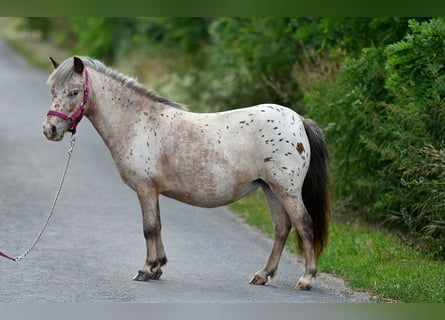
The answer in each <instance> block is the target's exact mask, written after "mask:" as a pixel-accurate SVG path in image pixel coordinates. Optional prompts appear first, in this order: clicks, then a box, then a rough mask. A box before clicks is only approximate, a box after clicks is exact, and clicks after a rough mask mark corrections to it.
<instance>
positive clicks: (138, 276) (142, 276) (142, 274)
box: [133, 271, 152, 281]
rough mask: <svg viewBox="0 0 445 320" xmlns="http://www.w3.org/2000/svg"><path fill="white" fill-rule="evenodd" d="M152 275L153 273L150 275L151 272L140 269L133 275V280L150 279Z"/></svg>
mask: <svg viewBox="0 0 445 320" xmlns="http://www.w3.org/2000/svg"><path fill="white" fill-rule="evenodd" d="M151 276H152V275H150V274H147V273H145V272H141V271H139V272H138V273H137V274H136V275H135V276H134V277H133V280H135V281H149V280H150V279H151Z"/></svg>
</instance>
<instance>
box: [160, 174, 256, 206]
mask: <svg viewBox="0 0 445 320" xmlns="http://www.w3.org/2000/svg"><path fill="white" fill-rule="evenodd" d="M261 184H262V182H261V181H253V182H251V183H248V184H244V185H237V186H233V187H231V188H224V189H223V188H221V187H216V186H206V187H202V188H187V189H183V190H168V191H164V192H162V194H163V195H164V196H167V197H169V198H172V199H175V200H178V201H181V202H184V203H187V204H190V205H192V206H196V207H204V208H215V207H220V206H224V205H227V204H230V203H232V202H235V201H237V200H239V199H241V198H242V197H244V196H245V195H247V194H249V193H250V192H252V191H254V190H256V189H258V188H259V187H260V186H261Z"/></svg>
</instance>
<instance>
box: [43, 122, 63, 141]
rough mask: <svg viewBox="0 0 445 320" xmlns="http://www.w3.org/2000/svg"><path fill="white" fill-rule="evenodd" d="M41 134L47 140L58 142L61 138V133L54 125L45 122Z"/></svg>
mask: <svg viewBox="0 0 445 320" xmlns="http://www.w3.org/2000/svg"><path fill="white" fill-rule="evenodd" d="M43 134H44V135H45V137H46V138H47V139H48V140H52V141H60V140H62V138H63V131H62V130H59V129H58V128H57V126H56V125H55V124H52V123H50V122H49V121H48V120H46V121H45V122H44V123H43Z"/></svg>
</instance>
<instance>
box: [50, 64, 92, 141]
mask: <svg viewBox="0 0 445 320" xmlns="http://www.w3.org/2000/svg"><path fill="white" fill-rule="evenodd" d="M50 59H51V62H52V64H53V66H54V69H55V70H54V71H53V73H52V74H51V75H50V76H49V78H48V84H49V85H50V87H51V96H52V98H51V107H50V110H49V111H48V115H47V117H46V120H45V122H44V123H43V133H44V134H45V136H46V138H47V139H48V140H52V141H60V140H62V139H63V136H64V134H65V132H67V131H70V132H73V133H75V132H76V127H77V124H78V123H79V121H80V120H81V119H82V117H83V114H84V112H85V108H86V105H87V103H88V93H89V86H88V73H87V70H86V68H85V65H84V63H83V61H82V59H80V58H78V57H73V58H69V59H67V60H65V61H64V62H62V63H58V62H57V61H55V60H54V59H53V58H50Z"/></svg>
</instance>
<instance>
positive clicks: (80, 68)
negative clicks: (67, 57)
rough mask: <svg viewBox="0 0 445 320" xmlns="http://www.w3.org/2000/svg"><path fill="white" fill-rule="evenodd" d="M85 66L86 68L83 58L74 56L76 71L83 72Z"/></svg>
mask: <svg viewBox="0 0 445 320" xmlns="http://www.w3.org/2000/svg"><path fill="white" fill-rule="evenodd" d="M83 68H85V66H84V65H83V61H82V59H80V58H79V57H74V71H76V73H78V74H82V73H83Z"/></svg>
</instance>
